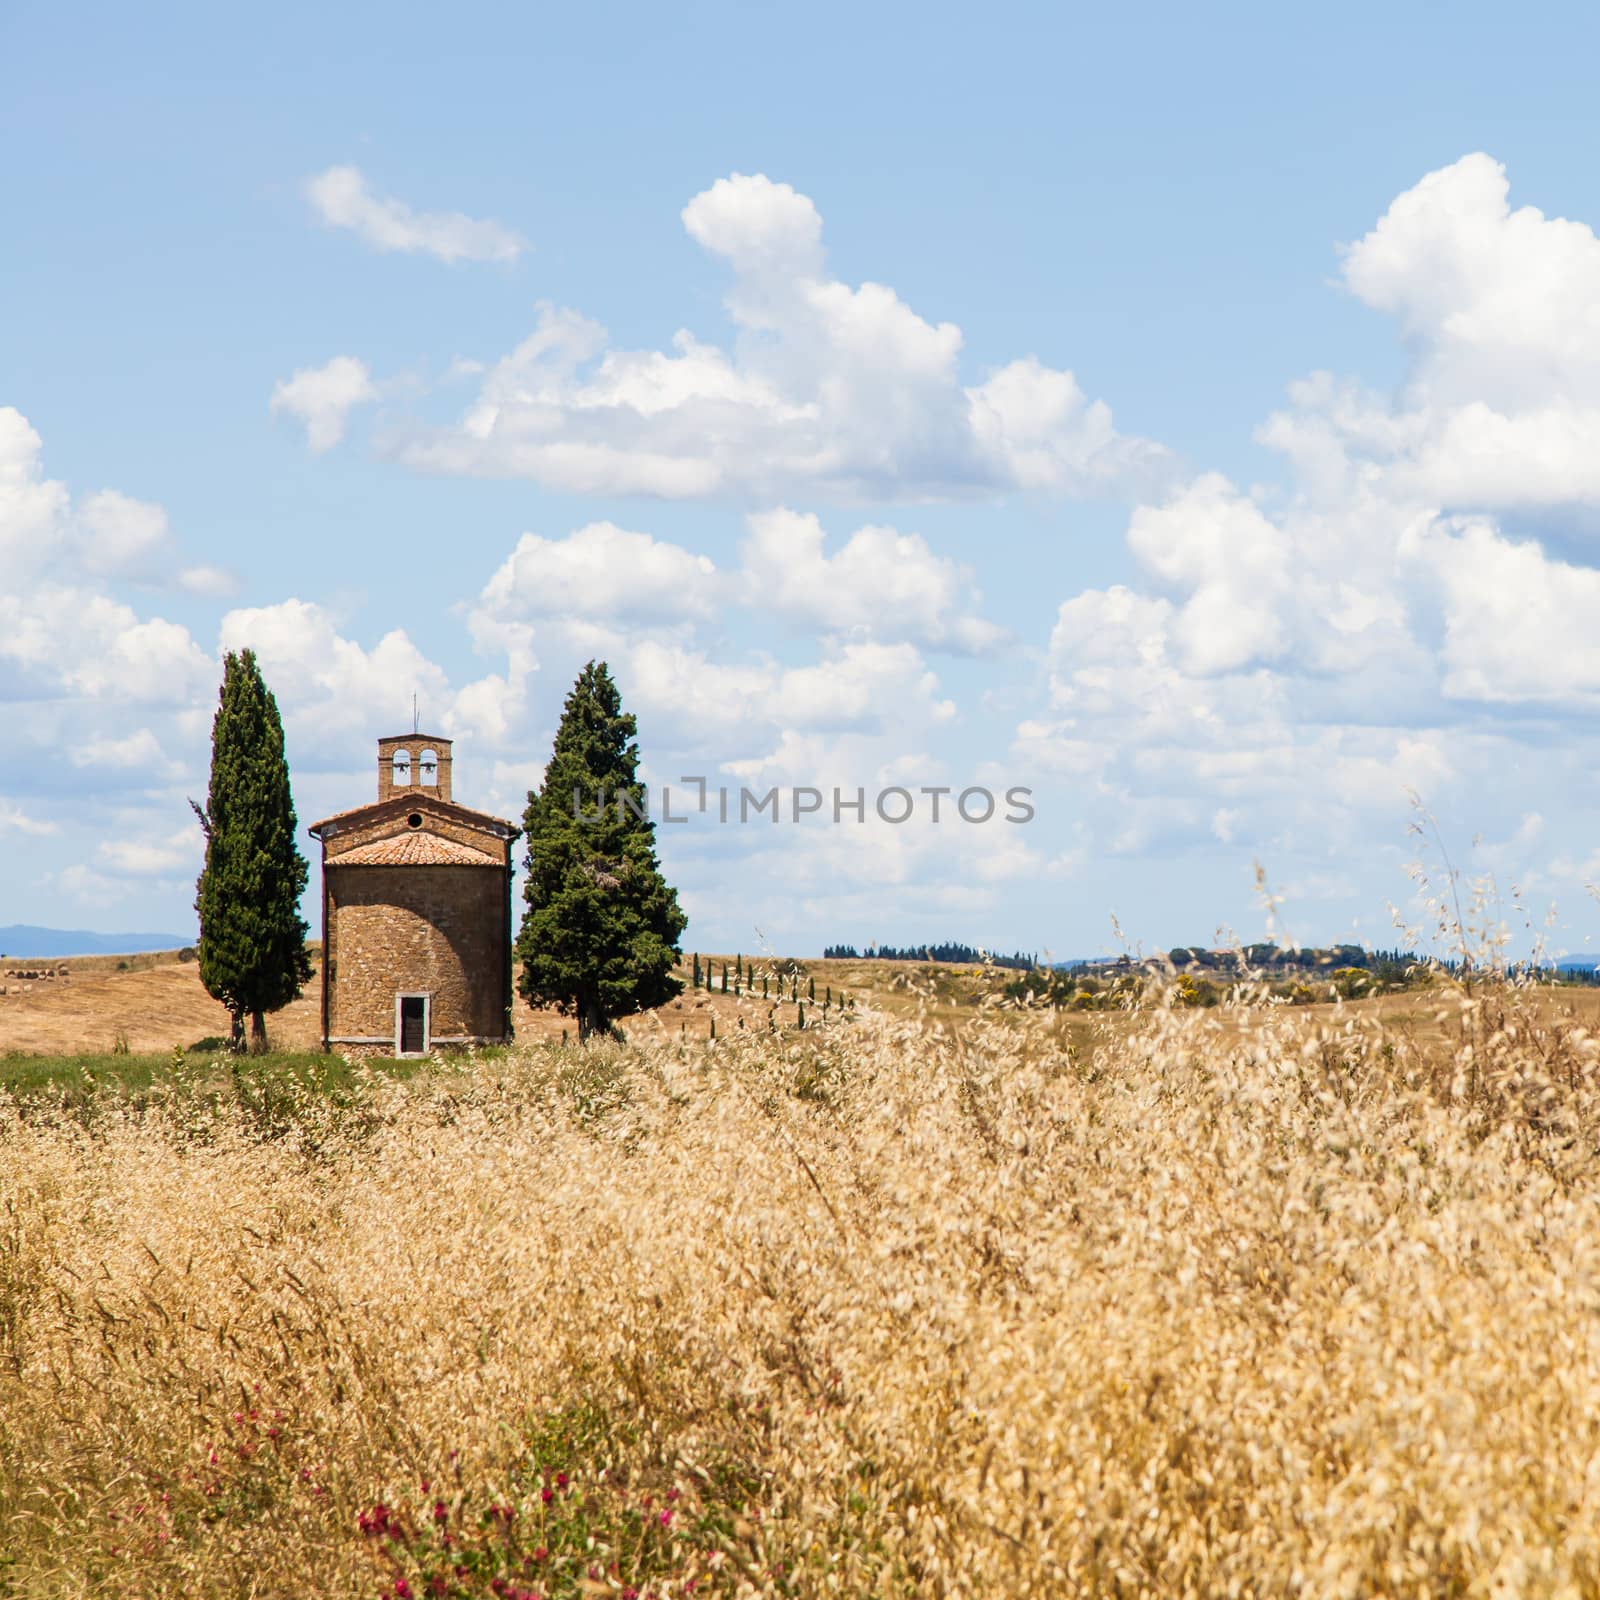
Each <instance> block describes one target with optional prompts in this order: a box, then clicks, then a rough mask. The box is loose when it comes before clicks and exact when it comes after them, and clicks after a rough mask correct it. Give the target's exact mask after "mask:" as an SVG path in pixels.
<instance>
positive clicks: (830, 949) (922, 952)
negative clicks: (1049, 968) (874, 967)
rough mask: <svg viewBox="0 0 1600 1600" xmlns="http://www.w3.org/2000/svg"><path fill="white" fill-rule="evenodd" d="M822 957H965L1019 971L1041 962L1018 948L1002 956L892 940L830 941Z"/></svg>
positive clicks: (958, 946) (968, 947)
mask: <svg viewBox="0 0 1600 1600" xmlns="http://www.w3.org/2000/svg"><path fill="white" fill-rule="evenodd" d="M822 958H823V960H824V961H966V962H971V963H973V964H987V965H989V966H991V967H1011V968H1014V969H1015V970H1017V971H1018V972H1027V971H1029V970H1030V969H1031V968H1033V967H1036V966H1038V965H1039V957H1038V955H1037V954H1034V955H1024V954H1023V953H1022V952H1021V951H1020V950H1019V951H1018V952H1017V953H1016V954H1015V955H1009V956H1000V955H995V954H994V953H993V952H992V951H984V950H978V949H976V948H974V947H973V946H972V945H970V944H920V945H906V946H905V947H904V948H899V947H896V946H895V945H892V944H870V945H868V946H867V948H866V949H865V950H858V949H856V947H855V946H854V945H853V944H830V945H825V946H824V947H823V951H822Z"/></svg>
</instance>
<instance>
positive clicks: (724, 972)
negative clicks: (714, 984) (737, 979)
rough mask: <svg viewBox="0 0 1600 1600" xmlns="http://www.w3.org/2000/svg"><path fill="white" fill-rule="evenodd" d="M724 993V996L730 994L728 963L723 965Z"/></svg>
mask: <svg viewBox="0 0 1600 1600" xmlns="http://www.w3.org/2000/svg"><path fill="white" fill-rule="evenodd" d="M722 992H723V993H724V994H726V993H727V992H728V963H727V962H726V961H724V962H723V963H722Z"/></svg>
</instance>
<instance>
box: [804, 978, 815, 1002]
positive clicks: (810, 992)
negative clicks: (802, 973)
mask: <svg viewBox="0 0 1600 1600" xmlns="http://www.w3.org/2000/svg"><path fill="white" fill-rule="evenodd" d="M806 996H807V998H808V999H811V1000H815V999H816V998H817V980H816V979H815V978H807V979H806Z"/></svg>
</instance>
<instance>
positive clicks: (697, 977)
mask: <svg viewBox="0 0 1600 1600" xmlns="http://www.w3.org/2000/svg"><path fill="white" fill-rule="evenodd" d="M694 987H695V988H696V989H698V988H699V987H700V953H699V951H696V952H695V958H694Z"/></svg>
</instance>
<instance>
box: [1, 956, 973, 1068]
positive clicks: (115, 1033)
mask: <svg viewBox="0 0 1600 1600" xmlns="http://www.w3.org/2000/svg"><path fill="white" fill-rule="evenodd" d="M716 959H717V960H718V961H719V962H720V961H721V959H722V958H721V957H720V956H719V957H717V958H716ZM727 959H728V962H729V964H730V966H731V964H732V962H733V959H734V958H733V957H732V956H731V955H730V956H729V957H728V958H727ZM768 965H769V969H773V970H775V968H776V966H777V965H778V964H777V963H769V964H768ZM897 965H898V964H896V963H890V962H843V961H840V962H827V961H811V962H804V963H783V966H784V969H785V970H786V971H787V970H789V969H790V968H791V967H792V966H800V967H803V969H804V971H805V972H806V973H807V974H808V975H811V976H812V977H813V979H814V981H815V983H816V986H817V995H818V997H819V999H818V1005H813V1004H812V1003H811V1002H810V1001H806V1005H807V1009H808V1011H809V1012H811V1013H813V1014H815V1013H816V1011H817V1010H818V1006H819V1005H820V999H821V996H822V995H823V993H824V990H825V988H826V986H827V985H828V984H830V983H831V984H832V985H833V987H834V988H835V990H836V991H841V992H842V991H843V990H845V989H847V988H848V989H851V990H852V991H853V992H856V993H867V994H870V995H872V996H874V997H875V998H877V999H878V1000H879V1001H880V1002H881V1003H883V1004H886V1005H889V1006H890V1007H891V1008H893V1009H896V1010H905V1009H908V1008H910V1007H912V1006H914V1005H915V1004H916V1003H917V1000H918V992H920V991H918V992H914V991H913V990H912V989H911V988H910V987H908V985H907V983H906V980H907V978H908V976H909V974H907V973H905V972H902V971H897V970H894V969H895V968H896V966H897ZM11 968H23V969H26V970H30V971H44V970H48V971H50V972H52V973H54V972H58V971H63V970H64V971H65V972H66V973H67V974H68V976H67V977H65V978H62V977H51V978H40V979H34V980H23V979H20V978H15V977H12V978H7V977H5V976H3V975H0V1058H3V1057H5V1056H7V1055H60V1054H69V1055H75V1054H79V1053H81V1052H95V1053H110V1051H111V1050H112V1049H113V1048H114V1047H115V1046H116V1044H117V1041H118V1040H119V1039H121V1040H123V1041H125V1042H126V1044H127V1047H128V1049H129V1051H130V1052H132V1053H133V1054H135V1055H162V1054H166V1053H168V1052H170V1051H171V1050H172V1049H173V1048H174V1047H175V1046H183V1047H184V1048H188V1047H189V1046H191V1045H193V1044H194V1043H195V1042H196V1041H198V1040H201V1039H208V1038H218V1037H222V1038H225V1037H226V1036H227V1033H228V1013H227V1012H226V1010H224V1008H223V1007H222V1006H221V1005H219V1004H218V1003H217V1002H216V1001H215V1000H213V999H212V998H211V997H210V996H209V995H208V994H207V993H206V992H205V990H204V988H202V987H201V984H200V971H199V967H198V965H197V963H195V962H193V961H181V960H180V959H179V957H178V953H177V952H176V951H164V952H160V953H153V954H144V955H130V956H123V957H118V956H79V957H75V958H72V959H69V960H65V961H49V962H43V961H40V962H29V961H16V960H12V959H6V960H3V961H0V974H3V973H4V972H5V971H6V970H7V969H11ZM951 970H952V972H954V973H956V974H959V973H960V970H961V969H951ZM969 974H970V975H969V976H967V977H966V978H965V979H963V978H961V977H960V976H955V977H952V976H950V975H949V974H947V975H946V976H945V977H944V978H942V979H940V980H931V979H930V980H926V983H927V985H928V987H929V992H930V996H931V995H932V989H933V988H934V987H935V986H942V989H943V990H944V991H945V992H946V993H947V994H948V993H949V992H950V991H951V989H952V985H953V986H954V988H955V989H956V990H957V991H959V998H958V999H957V1001H956V1002H955V1009H956V1010H963V1009H970V1005H969V1002H968V1000H967V991H968V989H971V986H972V985H973V984H975V983H976V969H969ZM683 976H684V978H685V980H686V981H687V978H688V973H687V971H685V972H684V974H683ZM321 981H322V980H321V968H320V965H319V966H318V967H317V968H316V969H315V970H314V971H313V973H312V978H311V981H310V983H308V984H307V985H306V989H305V992H304V994H303V995H302V996H301V998H300V999H298V1000H296V1001H295V1002H294V1003H293V1004H292V1005H289V1006H287V1007H285V1008H284V1009H283V1010H282V1011H278V1012H273V1013H271V1014H270V1015H269V1016H268V1019H267V1031H268V1037H269V1039H270V1042H271V1044H272V1047H273V1048H274V1049H284V1050H314V1049H316V1048H317V1044H318V1040H319V1039H320V1038H321V1010H320V1007H321V987H320V985H321ZM972 992H976V991H975V990H973V991H972ZM774 993H775V986H774ZM804 993H805V990H804V981H803V980H802V998H803V997H804ZM774 1011H775V1013H776V1016H775V1020H777V1021H778V1022H779V1023H780V1024H792V1023H793V1022H794V1021H795V1020H796V1007H795V1005H794V1004H793V1003H792V1002H788V1001H785V1002H782V1003H781V1004H780V1003H778V1002H777V1001H776V1000H773V1001H771V1002H767V1003H763V1002H762V1001H761V1000H760V998H759V996H757V997H751V996H748V995H746V996H743V997H739V998H736V997H735V996H734V995H733V994H732V993H729V994H726V995H724V994H722V993H721V992H717V993H714V994H713V993H707V992H706V991H705V990H704V989H702V990H698V991H695V990H686V991H685V993H684V994H683V995H682V996H681V997H680V998H679V999H678V1000H676V1001H674V1002H671V1003H670V1004H668V1005H666V1006H663V1007H661V1008H660V1009H659V1010H658V1011H653V1012H647V1013H645V1014H644V1015H642V1016H639V1017H634V1018H631V1019H629V1020H628V1022H627V1028H628V1029H629V1031H630V1032H637V1033H639V1034H640V1035H641V1037H651V1036H658V1037H666V1036H668V1035H686V1036H690V1037H694V1036H704V1035H707V1034H709V1032H710V1027H711V1018H712V1017H713V1016H715V1017H716V1018H717V1028H718V1031H719V1032H725V1031H727V1030H728V1029H730V1028H731V1029H735V1030H736V1029H737V1028H738V1027H739V1024H740V1020H741V1018H742V1019H743V1021H744V1025H745V1027H746V1028H747V1029H749V1028H766V1027H767V1026H768V1013H769V1012H774ZM513 1025H514V1027H515V1029H516V1036H517V1038H518V1039H519V1040H523V1041H528V1042H538V1041H542V1040H559V1039H560V1038H561V1035H562V1033H563V1031H564V1030H565V1031H567V1032H570V1033H571V1034H572V1036H573V1037H574V1038H575V1037H576V1028H575V1026H574V1024H573V1023H572V1021H571V1019H570V1018H563V1017H561V1016H559V1015H558V1014H557V1013H555V1012H553V1011H534V1010H531V1009H530V1008H529V1007H528V1006H527V1005H525V1004H524V1003H523V1002H522V1001H521V1000H518V1001H517V1003H516V1007H515V1011H514V1015H513ZM0 1081H3V1071H0Z"/></svg>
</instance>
